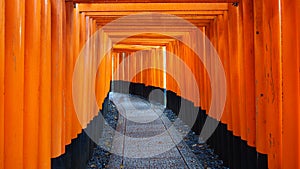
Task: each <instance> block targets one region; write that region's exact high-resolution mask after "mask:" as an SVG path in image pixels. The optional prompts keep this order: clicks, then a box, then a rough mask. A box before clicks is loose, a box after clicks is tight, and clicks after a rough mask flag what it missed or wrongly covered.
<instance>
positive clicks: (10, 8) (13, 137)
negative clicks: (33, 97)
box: [4, 0, 25, 168]
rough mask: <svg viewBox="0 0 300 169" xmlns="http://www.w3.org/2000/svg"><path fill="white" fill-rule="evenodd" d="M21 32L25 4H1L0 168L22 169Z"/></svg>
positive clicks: (10, 0) (19, 1) (19, 0)
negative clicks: (0, 106)
mask: <svg viewBox="0 0 300 169" xmlns="http://www.w3.org/2000/svg"><path fill="white" fill-rule="evenodd" d="M24 30H25V1H24V0H7V1H5V76H4V86H5V88H4V92H5V96H4V112H9V113H5V115H4V121H5V123H4V129H5V131H4V144H5V146H4V168H23V167H24V162H23V161H24V160H23V138H24V134H23V117H24V116H23V113H24V97H23V96H24V35H25V32H24ZM16 117H18V118H16Z"/></svg>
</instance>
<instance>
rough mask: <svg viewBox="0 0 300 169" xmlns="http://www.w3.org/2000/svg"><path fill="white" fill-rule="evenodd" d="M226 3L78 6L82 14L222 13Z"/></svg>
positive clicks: (225, 8)
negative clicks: (129, 12) (120, 12)
mask: <svg viewBox="0 0 300 169" xmlns="http://www.w3.org/2000/svg"><path fill="white" fill-rule="evenodd" d="M228 6H229V5H228V4H227V3H186V4H176V3H138V4H136V3H124V4H121V3H119V4H113V3H105V4H79V10H80V11H82V12H87V11H89V12H92V11H147V12H154V11H174V10H178V9H181V10H209V11H214V10H215V11H218V10H219V11H223V10H227V9H228Z"/></svg>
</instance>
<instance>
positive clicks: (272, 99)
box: [254, 0, 282, 168]
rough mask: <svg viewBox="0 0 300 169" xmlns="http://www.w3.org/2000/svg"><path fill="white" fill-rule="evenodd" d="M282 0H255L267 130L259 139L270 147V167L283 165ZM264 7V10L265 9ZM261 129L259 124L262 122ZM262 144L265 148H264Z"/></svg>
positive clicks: (260, 110) (260, 98)
mask: <svg viewBox="0 0 300 169" xmlns="http://www.w3.org/2000/svg"><path fill="white" fill-rule="evenodd" d="M279 2H280V1H276V2H274V1H272V2H271V0H264V1H262V2H255V10H254V11H255V16H256V17H255V25H256V27H255V28H256V30H255V31H256V36H255V52H257V53H255V71H256V73H255V78H256V100H257V112H256V113H257V119H259V120H261V121H260V123H261V124H262V125H263V126H264V125H265V131H264V132H259V136H258V137H257V139H259V140H260V142H259V143H262V142H264V143H263V145H264V146H265V147H263V146H261V145H258V144H257V146H259V149H258V150H259V151H261V150H264V149H265V150H266V152H267V154H268V167H269V168H281V167H282V159H281V143H282V142H281V140H282V136H281V135H282V65H281V62H282V54H281V21H280V20H281V13H280V7H279ZM261 11H263V12H262V13H261ZM262 114H263V115H262ZM257 129H258V130H260V129H259V125H258V128H257ZM261 148H262V149H261Z"/></svg>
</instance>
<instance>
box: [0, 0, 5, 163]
mask: <svg viewBox="0 0 300 169" xmlns="http://www.w3.org/2000/svg"><path fill="white" fill-rule="evenodd" d="M0 11H1V13H0V39H1V40H0V168H4V68H5V65H4V62H5V60H4V57H5V40H4V38H5V1H1V2H0Z"/></svg>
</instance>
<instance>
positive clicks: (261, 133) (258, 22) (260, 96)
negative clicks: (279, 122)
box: [254, 1, 267, 153]
mask: <svg viewBox="0 0 300 169" xmlns="http://www.w3.org/2000/svg"><path fill="white" fill-rule="evenodd" d="M262 8H263V6H262V2H261V1H259V2H258V1H254V31H255V37H254V49H255V51H254V53H255V100H256V102H255V103H256V104H255V106H256V112H255V113H256V148H257V151H258V152H260V153H267V146H266V145H267V143H266V142H265V140H266V139H267V138H266V134H265V133H266V114H265V104H264V103H265V100H266V98H265V97H264V91H265V90H266V87H265V84H264V83H263V82H264V77H263V76H261V75H260V74H262V73H263V72H262V69H261V68H263V67H264V65H263V60H264V57H263V56H264V52H263V51H264V36H263V32H262V30H263V29H264V28H263V24H262V23H263V18H262V15H263V14H262V10H263V9H262ZM258 82H262V83H258Z"/></svg>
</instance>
